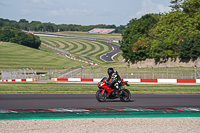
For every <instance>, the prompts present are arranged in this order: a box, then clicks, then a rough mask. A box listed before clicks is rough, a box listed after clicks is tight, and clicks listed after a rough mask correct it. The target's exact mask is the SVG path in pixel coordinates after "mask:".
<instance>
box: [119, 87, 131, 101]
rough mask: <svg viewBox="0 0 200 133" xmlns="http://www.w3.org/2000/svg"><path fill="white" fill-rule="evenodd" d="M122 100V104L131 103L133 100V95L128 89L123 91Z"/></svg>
mask: <svg viewBox="0 0 200 133" xmlns="http://www.w3.org/2000/svg"><path fill="white" fill-rule="evenodd" d="M120 100H121V101H122V102H129V101H130V100H131V93H130V91H129V90H127V89H123V90H122V94H121V95H120Z"/></svg>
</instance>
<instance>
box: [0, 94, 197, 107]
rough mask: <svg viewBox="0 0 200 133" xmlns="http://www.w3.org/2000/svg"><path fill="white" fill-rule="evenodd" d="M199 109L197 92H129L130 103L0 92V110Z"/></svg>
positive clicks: (83, 96) (84, 96) (90, 96)
mask: <svg viewBox="0 0 200 133" xmlns="http://www.w3.org/2000/svg"><path fill="white" fill-rule="evenodd" d="M129 107H130V108H168V107H188V108H190V107H191V108H200V95H189V94H188V95H179V94H178V95H176V94H175V95H169V94H132V99H131V101H130V102H121V101H120V100H119V99H113V100H107V101H106V102H103V103H102V102H98V101H97V100H96V98H95V94H0V109H44V108H129Z"/></svg>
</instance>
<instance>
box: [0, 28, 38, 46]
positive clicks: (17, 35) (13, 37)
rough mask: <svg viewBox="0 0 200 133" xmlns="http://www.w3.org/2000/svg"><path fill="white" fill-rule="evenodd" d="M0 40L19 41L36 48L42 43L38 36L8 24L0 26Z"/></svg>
mask: <svg viewBox="0 0 200 133" xmlns="http://www.w3.org/2000/svg"><path fill="white" fill-rule="evenodd" d="M0 41H3V42H12V43H17V44H21V45H24V46H28V47H31V48H35V49H38V48H39V46H40V44H41V40H40V38H39V37H38V36H35V35H33V34H31V33H28V34H27V33H25V32H22V31H21V30H20V29H17V28H12V27H8V26H4V27H2V28H0Z"/></svg>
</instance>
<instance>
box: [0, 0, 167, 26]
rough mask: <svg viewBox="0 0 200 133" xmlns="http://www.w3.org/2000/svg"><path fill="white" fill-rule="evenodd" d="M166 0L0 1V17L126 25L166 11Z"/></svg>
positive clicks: (61, 22) (66, 22)
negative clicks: (133, 19) (142, 17)
mask: <svg viewBox="0 0 200 133" xmlns="http://www.w3.org/2000/svg"><path fill="white" fill-rule="evenodd" d="M169 2H170V0H0V18H4V19H11V20H16V21H19V19H27V20H28V21H29V22H31V21H41V22H52V23H56V24H80V25H95V24H115V25H117V26H118V25H126V24H127V23H128V22H129V21H130V20H131V19H132V18H140V17H141V16H142V15H145V14H147V13H159V12H160V13H164V12H169V11H170V8H169V5H170V3H169Z"/></svg>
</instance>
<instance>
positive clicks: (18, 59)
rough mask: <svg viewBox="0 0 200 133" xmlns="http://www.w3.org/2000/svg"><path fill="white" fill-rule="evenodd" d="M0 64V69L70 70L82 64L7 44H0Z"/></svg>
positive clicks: (17, 45)
mask: <svg viewBox="0 0 200 133" xmlns="http://www.w3.org/2000/svg"><path fill="white" fill-rule="evenodd" d="M43 49H44V48H43ZM0 62H1V63H0V68H1V69H2V68H4V69H5V68H7V69H15V68H35V69H40V68H70V67H73V66H76V65H81V64H82V63H81V62H79V61H74V60H71V59H68V58H66V57H62V56H58V55H55V54H52V53H49V52H45V51H42V50H37V49H33V48H29V47H26V46H22V45H19V44H14V43H8V42H0Z"/></svg>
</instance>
